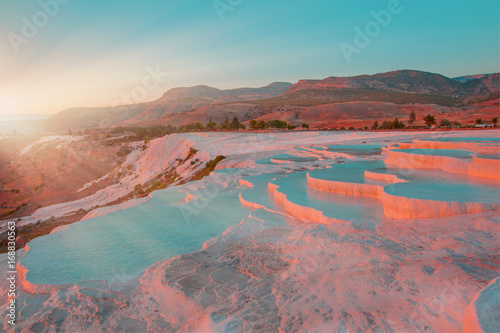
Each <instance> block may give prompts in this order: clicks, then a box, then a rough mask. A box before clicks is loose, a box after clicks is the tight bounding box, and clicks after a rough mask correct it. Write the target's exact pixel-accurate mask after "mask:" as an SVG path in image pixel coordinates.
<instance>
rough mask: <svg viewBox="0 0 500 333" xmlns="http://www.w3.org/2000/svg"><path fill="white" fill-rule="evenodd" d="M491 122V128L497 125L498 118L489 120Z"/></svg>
mask: <svg viewBox="0 0 500 333" xmlns="http://www.w3.org/2000/svg"><path fill="white" fill-rule="evenodd" d="M491 122H492V123H493V126H495V127H496V126H497V123H498V117H495V118H493V119H491Z"/></svg>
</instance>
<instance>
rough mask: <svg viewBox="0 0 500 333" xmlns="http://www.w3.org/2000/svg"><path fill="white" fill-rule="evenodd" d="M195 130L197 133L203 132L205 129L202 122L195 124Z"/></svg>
mask: <svg viewBox="0 0 500 333" xmlns="http://www.w3.org/2000/svg"><path fill="white" fill-rule="evenodd" d="M194 129H195V130H197V131H203V129H204V127H203V125H202V124H201V123H200V122H197V123H196V124H194Z"/></svg>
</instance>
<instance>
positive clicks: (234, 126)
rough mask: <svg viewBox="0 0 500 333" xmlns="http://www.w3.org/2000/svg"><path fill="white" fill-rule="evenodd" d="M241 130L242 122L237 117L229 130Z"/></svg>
mask: <svg viewBox="0 0 500 333" xmlns="http://www.w3.org/2000/svg"><path fill="white" fill-rule="evenodd" d="M239 128H240V121H239V120H238V118H237V117H234V118H233V120H232V121H231V124H229V129H231V130H237V129H239Z"/></svg>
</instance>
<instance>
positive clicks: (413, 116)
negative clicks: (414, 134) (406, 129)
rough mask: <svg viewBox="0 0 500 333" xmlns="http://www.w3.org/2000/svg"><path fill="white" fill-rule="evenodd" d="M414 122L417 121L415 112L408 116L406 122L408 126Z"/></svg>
mask: <svg viewBox="0 0 500 333" xmlns="http://www.w3.org/2000/svg"><path fill="white" fill-rule="evenodd" d="M416 120H417V115H416V114H415V110H413V111H412V112H411V114H410V120H408V125H410V126H413V124H415V121H416Z"/></svg>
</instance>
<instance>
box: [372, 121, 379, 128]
mask: <svg viewBox="0 0 500 333" xmlns="http://www.w3.org/2000/svg"><path fill="white" fill-rule="evenodd" d="M372 129H373V130H376V129H378V120H375V122H374V123H373V125H372Z"/></svg>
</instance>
